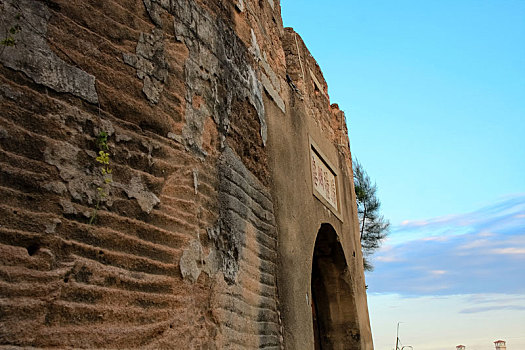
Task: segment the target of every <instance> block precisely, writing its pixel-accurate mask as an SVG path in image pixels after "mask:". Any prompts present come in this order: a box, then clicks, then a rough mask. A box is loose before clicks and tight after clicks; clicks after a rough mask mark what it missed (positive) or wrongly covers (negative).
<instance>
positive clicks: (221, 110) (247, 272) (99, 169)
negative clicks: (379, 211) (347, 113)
mask: <svg viewBox="0 0 525 350" xmlns="http://www.w3.org/2000/svg"><path fill="white" fill-rule="evenodd" d="M0 17H1V21H0V33H6V34H5V37H3V38H1V39H2V40H3V41H2V44H1V45H0V105H1V108H2V115H1V116H0V198H1V200H0V346H2V345H7V346H10V347H37V348H44V347H59V348H66V347H79V348H155V349H156V348H171V349H185V348H187V349H259V348H264V349H281V348H287V349H307V348H313V347H314V343H315V342H317V343H319V342H321V343H322V344H324V345H323V346H325V347H326V346H327V345H326V344H330V347H332V348H334V349H344V348H351V349H371V348H372V343H371V336H370V328H369V321H368V311H367V307H366V295H365V290H364V277H363V268H362V256H361V253H360V244H359V239H358V238H356V237H357V236H356V234H355V232H357V231H356V228H355V225H356V224H357V221H356V213H355V206H353V204H352V203H354V202H355V196H354V194H353V186H352V176H351V174H352V172H351V160H350V150H349V146H348V139H347V134H346V129H345V126H344V115H343V113H342V112H340V111H339V110H338V109H337V108H336V107H335V106H330V104H329V100H328V96H327V94H326V83H325V82H324V80H323V78H322V74H321V71H320V69H319V67H318V66H317V64H316V63H315V61H314V60H313V58H312V57H311V56H310V55H309V54H308V52H307V49H306V47H305V46H304V44H303V43H302V41H301V39H300V38H299V37H298V36H297V35H296V34H295V33H294V32H293V31H292V30H290V29H286V30H285V29H283V28H282V21H281V17H280V7H279V3H278V2H274V1H273V0H260V1H255V0H235V1H221V0H209V1H208V0H170V1H168V0H142V1H141V0H120V1H115V0H106V1H85V0H67V1H66V0H41V1H37V0H22V1H21V0H0ZM312 152H317V153H315V154H317V155H318V157H321V158H320V159H322V161H323V162H326V164H327V165H326V166H327V167H329V171H330V173H333V174H332V175H330V176H332V177H330V176H328V175H325V177H326V179H328V178H330V179H332V180H331V181H332V186H333V192H330V191H332V190H330V191H329V187H328V185H326V187H325V183H324V182H322V183H318V179H319V178H318V175H317V171H315V172H312V171H313V168H311V162H310V157H311V154H312ZM327 169H328V168H327ZM312 174H315V176H312ZM323 179H324V178H323ZM334 179H335V180H334ZM327 181H328V180H327ZM316 186H317V187H316ZM319 186H322V189H323V190H321V187H319ZM316 188H317V190H316ZM331 188H332V187H331ZM325 190H326V191H325ZM324 193H333V197H332V198H331V202H330V201H328V202H327V201H326V199H325V198H324V197H323V194H324ZM334 201H337V203H338V205H337V206H336V207H334V206H333V203H335V202H334ZM327 203H328V204H327ZM330 203H332V204H331V205H330ZM321 224H323V225H324V226H323V227H328V226H326V225H329V226H330V227H331V229H330V230H331V231H330V232H332V233H331V234H333V235H335V236H334V237H336V236H337V237H338V239H337V240H336V242H337V243H334V244H335V245H337V247H338V248H337V249H336V248H334V249H333V250H334V252H335V251H337V252H338V253H337V254H338V256H337V257H336V258H334V257H332V255H330V252H328V253H326V252H324V250H326V249H324V248H322V245H320V244H318V243H316V237H317V236H318V235H319V236H322V235H323V234H322V232H321V231H319V230H320V227H321ZM319 247H321V248H319ZM319 249H321V250H323V249H324V250H323V253H322V254H324V255H322V254H321V253H318V250H319ZM314 252H317V253H315V254H314ZM320 254H321V255H320ZM327 254H328V255H327ZM314 255H315V256H323V257H324V256H328V258H326V259H325V260H326V261H336V260H337V264H334V266H335V267H334V268H331V267H330V266H331V265H327V266H328V267H326V268H323V269H317V270H319V271H326V273H323V274H324V275H323V276H317V275H316V274H318V273H317V272H315V271H317V270H315V271H314V272H315V273H314V275H315V278H312V266H313V265H312V264H313V263H314ZM323 259H324V258H323ZM334 259H335V260H334ZM325 260H322V261H325ZM316 261H317V260H316ZM316 264H318V263H317V262H316ZM316 266H317V265H316ZM334 279H336V280H337V281H334ZM339 279H341V281H339ZM313 280H315V281H326V282H323V283H324V284H323V283H321V282H316V284H313V282H312V281H313ZM326 286H338V287H337V288H339V289H340V290H341V293H343V294H344V295H345V300H348V302H345V303H342V304H338V303H337V301H334V300H332V299H330V300H329V301H328V302H326V303H324V304H323V303H319V302H317V299H315V297H314V295H313V294H315V293H317V294H322V291H323V290H324V289H323V288H325V287H326ZM278 287H279V288H278ZM314 290H316V291H318V292H315V293H312V291H314ZM327 300H328V299H327ZM315 305H328V306H327V307H326V309H327V310H328V309H333V310H339V311H341V310H347V311H345V312H339V313H338V314H337V315H339V316H338V318H337V320H338V321H337V324H335V323H333V322H332V321H330V320H331V319H332V318H333V317H331V316H330V313H329V312H328V311H323V310H317V314H318V315H321V316H323V317H324V318H323V317H321V316H319V320H321V321H316V320H317V318H316V317H317V316H316V315H317V314H316V312H312V310H313V306H315ZM332 316H335V314H333V315H332ZM316 322H317V323H316ZM331 322H332V323H331ZM334 327H335V328H337V329H338V330H337V332H335V331H331V330H330V329H332V328H334ZM335 328H334V329H335ZM315 329H317V331H316V332H317V333H315V332H314V330H315ZM319 332H320V333H319ZM314 333H315V334H316V335H314ZM349 334H350V335H351V336H350V338H351V339H352V341H348V339H350V338H348V337H349ZM319 339H321V340H319ZM321 343H319V344H321ZM349 344H351V345H349ZM349 346H350V347H349ZM323 348H324V347H323Z"/></svg>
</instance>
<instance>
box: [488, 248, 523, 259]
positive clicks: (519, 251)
mask: <svg viewBox="0 0 525 350" xmlns="http://www.w3.org/2000/svg"><path fill="white" fill-rule="evenodd" d="M491 252H492V253H493V254H503V255H523V256H524V257H525V248H499V249H492V250H491Z"/></svg>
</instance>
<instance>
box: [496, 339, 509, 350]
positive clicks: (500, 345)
mask: <svg viewBox="0 0 525 350" xmlns="http://www.w3.org/2000/svg"><path fill="white" fill-rule="evenodd" d="M494 345H495V346H496V350H507V345H506V344H505V340H496V341H495V342H494Z"/></svg>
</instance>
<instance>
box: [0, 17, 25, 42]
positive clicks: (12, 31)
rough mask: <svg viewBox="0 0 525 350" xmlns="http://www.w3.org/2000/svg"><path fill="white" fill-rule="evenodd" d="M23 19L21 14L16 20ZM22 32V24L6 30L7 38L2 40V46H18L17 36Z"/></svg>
mask: <svg viewBox="0 0 525 350" xmlns="http://www.w3.org/2000/svg"><path fill="white" fill-rule="evenodd" d="M20 18H21V16H20V14H17V15H16V16H15V19H16V20H17V21H19V20H20ZM21 30H22V27H20V24H18V23H17V24H15V25H13V26H12V27H10V28H8V29H6V33H5V38H4V39H2V40H0V45H2V46H5V47H7V46H16V43H17V40H16V38H15V36H16V34H18V32H20V31H21Z"/></svg>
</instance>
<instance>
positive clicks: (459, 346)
mask: <svg viewBox="0 0 525 350" xmlns="http://www.w3.org/2000/svg"><path fill="white" fill-rule="evenodd" d="M456 350H465V345H458V346H456Z"/></svg>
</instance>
